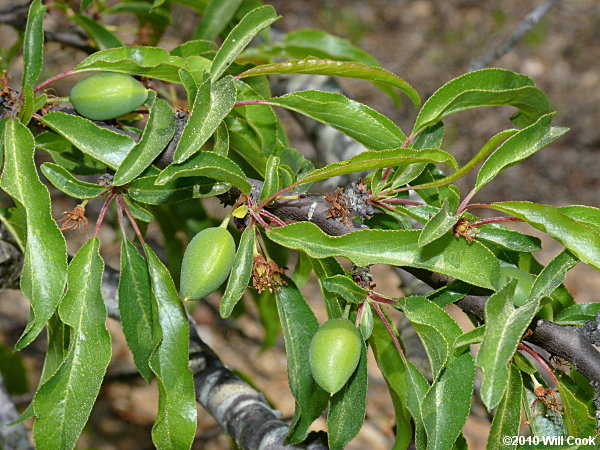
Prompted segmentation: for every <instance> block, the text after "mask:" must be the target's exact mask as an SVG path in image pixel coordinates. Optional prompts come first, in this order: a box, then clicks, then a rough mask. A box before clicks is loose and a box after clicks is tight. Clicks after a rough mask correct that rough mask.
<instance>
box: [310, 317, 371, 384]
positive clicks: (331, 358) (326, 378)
mask: <svg viewBox="0 0 600 450" xmlns="http://www.w3.org/2000/svg"><path fill="white" fill-rule="evenodd" d="M361 346H362V338H361V336H360V332H359V331H358V329H357V328H356V327H355V326H354V324H353V323H352V322H350V321H349V320H348V319H331V320H328V321H327V322H325V323H324V324H323V325H321V326H320V327H319V329H318V330H317V332H316V333H315V335H314V336H313V339H312V342H311V343H310V353H309V361H310V370H311V372H312V375H313V378H314V379H315V381H316V382H317V383H318V385H319V386H321V387H322V388H323V389H324V390H326V391H327V392H329V393H330V394H335V393H336V392H338V391H339V390H340V389H341V388H342V387H343V386H344V385H345V384H346V382H347V381H348V379H349V378H350V376H351V375H352V373H353V372H354V370H355V369H356V366H357V365H358V361H359V360H360V351H361Z"/></svg>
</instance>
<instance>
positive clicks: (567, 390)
mask: <svg viewBox="0 0 600 450" xmlns="http://www.w3.org/2000/svg"><path fill="white" fill-rule="evenodd" d="M562 381H565V382H566V381H567V379H566V378H563V380H562ZM574 387H575V386H569V385H568V384H566V383H564V382H559V383H558V392H559V394H560V399H561V400H562V404H563V409H564V414H563V417H564V421H565V424H566V426H567V431H568V434H569V436H574V437H579V438H590V437H596V438H597V433H596V428H597V427H596V421H595V420H594V418H593V417H592V414H591V412H590V410H589V409H588V407H587V406H586V405H585V403H584V402H583V401H582V400H581V399H579V398H577V396H576V395H575V392H574V389H573V388H574Z"/></svg>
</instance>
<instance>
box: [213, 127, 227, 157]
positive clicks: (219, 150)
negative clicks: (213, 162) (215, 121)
mask: <svg viewBox="0 0 600 450" xmlns="http://www.w3.org/2000/svg"><path fill="white" fill-rule="evenodd" d="M213 152H215V153H216V154H218V155H221V156H227V154H228V153H229V131H228V130H227V125H226V124H225V122H221V124H220V125H219V126H218V127H217V129H216V131H215V135H214V144H213Z"/></svg>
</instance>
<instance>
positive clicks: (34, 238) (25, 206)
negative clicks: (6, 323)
mask: <svg viewBox="0 0 600 450" xmlns="http://www.w3.org/2000/svg"><path fill="white" fill-rule="evenodd" d="M33 154H34V141H33V136H32V135H31V132H30V131H29V130H28V129H27V127H25V126H24V125H23V124H22V123H21V122H19V121H18V120H17V119H12V120H9V121H7V122H6V126H5V130H4V169H3V171H2V175H1V176H0V187H1V188H2V189H4V191H5V192H6V193H7V194H8V195H10V196H11V197H12V198H13V200H14V201H15V203H16V204H17V207H18V209H19V210H20V212H21V214H22V216H23V217H24V218H25V225H26V229H27V235H26V248H25V255H24V259H23V270H22V272H21V291H22V292H23V295H25V297H26V298H27V300H29V302H30V304H31V314H30V317H29V321H28V323H27V328H26V329H25V331H24V332H23V335H22V336H21V338H20V339H19V341H18V342H17V344H16V346H15V348H16V350H20V349H22V348H23V347H25V346H27V345H29V344H30V343H31V341H33V340H34V339H35V338H36V336H37V335H38V334H39V333H40V331H42V329H43V327H44V325H45V324H46V322H47V321H48V319H50V317H51V316H52V314H53V313H54V310H55V309H56V306H57V305H58V303H59V301H60V298H61V297H62V295H63V291H64V288H65V283H66V281H67V248H66V244H65V239H64V237H63V235H62V233H61V232H60V230H59V229H58V226H57V225H56V222H55V221H54V220H53V219H52V214H51V209H50V194H49V192H48V189H47V188H46V186H45V185H44V184H42V182H41V181H40V180H39V178H38V174H37V169H36V167H35V163H34V160H33Z"/></svg>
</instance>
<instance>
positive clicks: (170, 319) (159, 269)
mask: <svg viewBox="0 0 600 450" xmlns="http://www.w3.org/2000/svg"><path fill="white" fill-rule="evenodd" d="M144 251H145V253H146V258H147V260H148V272H149V274H150V281H151V284H152V292H153V294H154V296H153V297H154V299H155V305H154V306H155V308H156V311H157V318H158V320H157V321H156V322H155V323H156V329H155V333H156V334H155V336H157V337H158V336H160V343H159V344H158V345H157V346H156V348H155V349H154V351H153V353H152V355H151V357H150V369H152V371H153V372H154V374H155V375H156V380H157V382H158V414H157V416H156V421H155V422H154V426H153V427H152V441H153V442H154V445H156V447H158V448H177V449H182V450H183V449H187V448H190V447H191V445H192V442H193V440H194V434H195V433H196V399H195V394H194V378H193V376H192V372H191V371H190V368H189V362H188V350H189V325H188V320H187V316H186V313H185V309H184V308H183V304H182V303H181V300H180V299H179V296H178V295H177V290H176V289H175V283H173V279H172V278H171V275H170V274H169V271H168V270H167V268H166V267H165V266H164V265H163V263H161V262H160V260H159V259H158V257H157V256H156V255H155V254H154V252H153V251H152V249H151V248H150V247H148V246H147V245H145V246H144Z"/></svg>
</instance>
